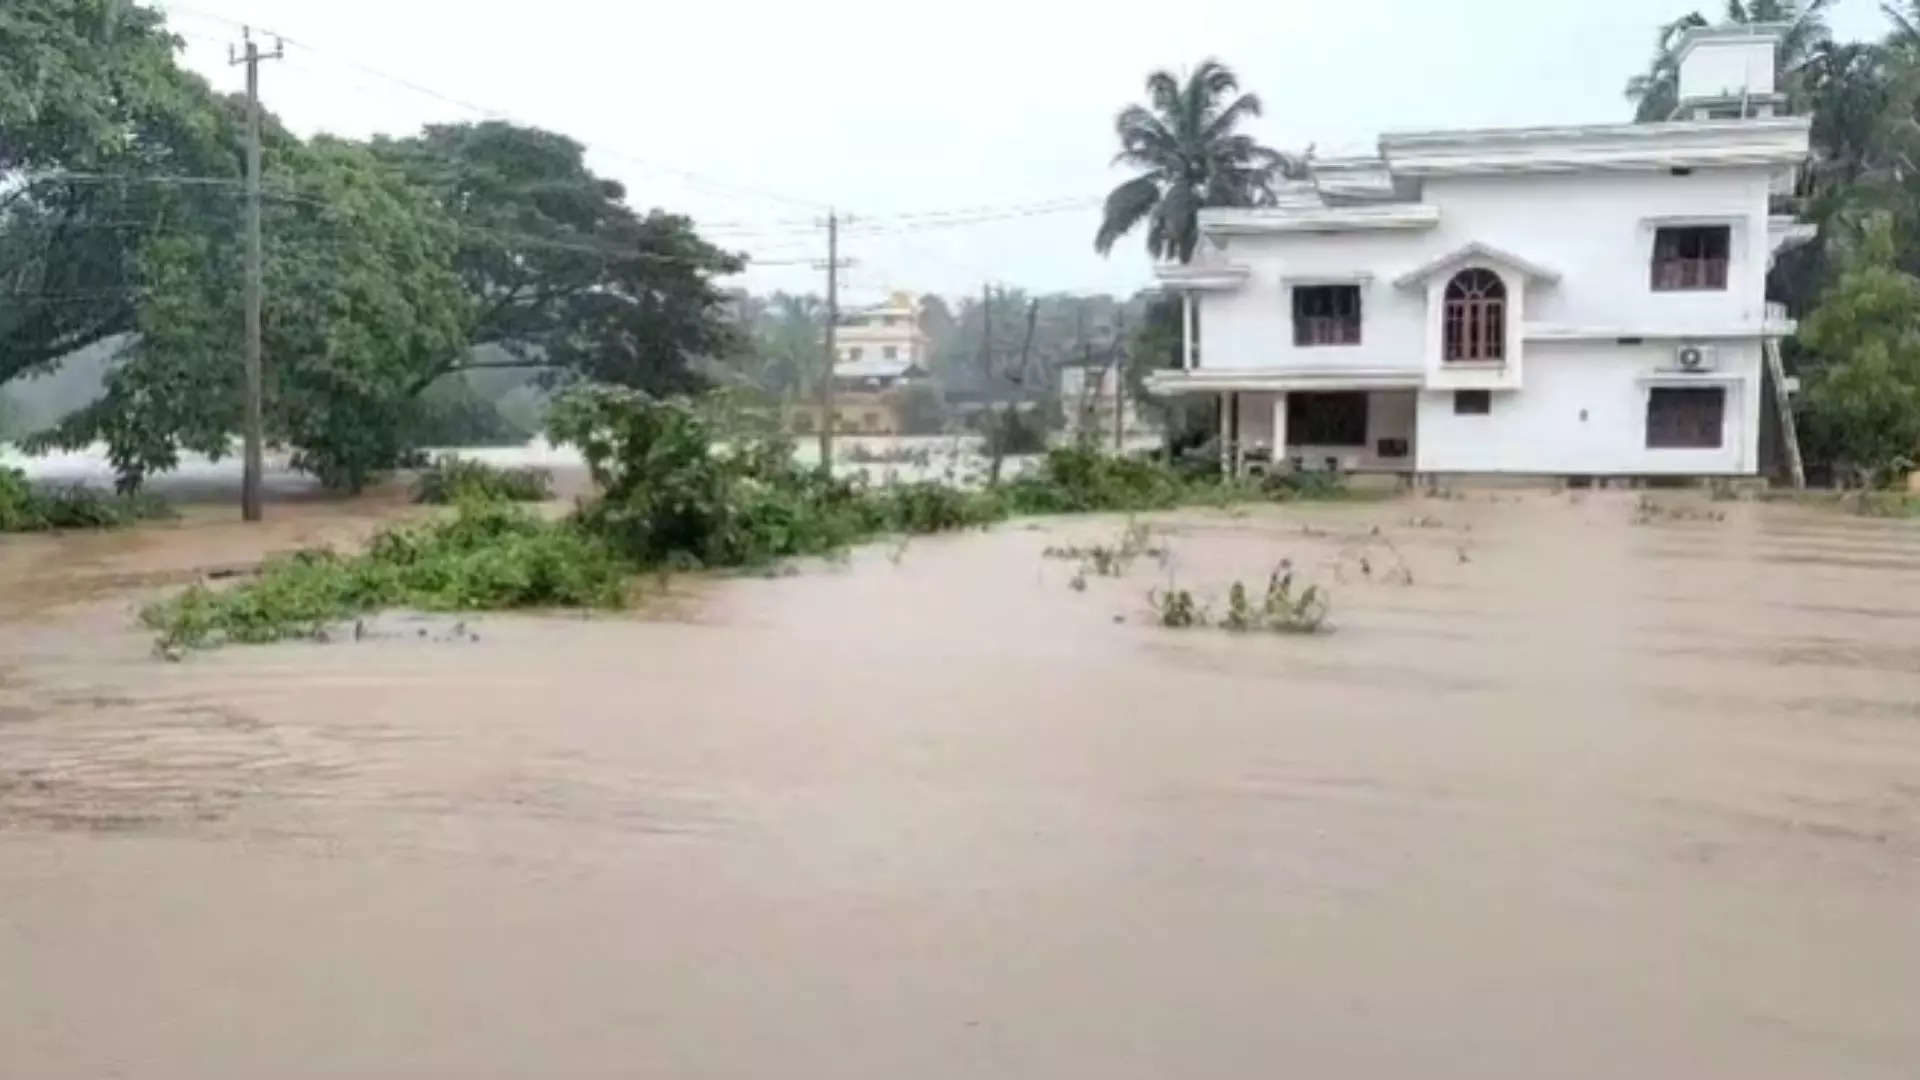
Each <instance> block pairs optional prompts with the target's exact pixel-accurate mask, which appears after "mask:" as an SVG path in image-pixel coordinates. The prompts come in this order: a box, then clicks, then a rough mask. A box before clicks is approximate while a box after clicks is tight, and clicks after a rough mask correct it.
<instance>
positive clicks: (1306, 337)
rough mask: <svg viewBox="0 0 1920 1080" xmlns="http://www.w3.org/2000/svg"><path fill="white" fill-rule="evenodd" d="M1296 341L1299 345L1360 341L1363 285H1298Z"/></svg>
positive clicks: (1294, 323)
mask: <svg viewBox="0 0 1920 1080" xmlns="http://www.w3.org/2000/svg"><path fill="white" fill-rule="evenodd" d="M1293 343H1294V344H1295V345H1297V346H1308V345H1358V344H1360V286H1358V285H1297V286H1295V287H1294V290H1293Z"/></svg>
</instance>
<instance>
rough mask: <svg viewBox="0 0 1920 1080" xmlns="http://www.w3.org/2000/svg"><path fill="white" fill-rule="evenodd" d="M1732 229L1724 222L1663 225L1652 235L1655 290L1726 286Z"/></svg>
mask: <svg viewBox="0 0 1920 1080" xmlns="http://www.w3.org/2000/svg"><path fill="white" fill-rule="evenodd" d="M1732 246H1733V229H1732V228H1731V227H1729V226H1726V225H1689V226H1685V227H1672V228H1664V229H1660V230H1658V231H1656V232H1655V233H1654V234H1653V288H1654V291H1655V292H1685V291H1690V290H1699V289H1725V288H1726V287H1727V258H1728V255H1729V252H1730V251H1731V250H1732Z"/></svg>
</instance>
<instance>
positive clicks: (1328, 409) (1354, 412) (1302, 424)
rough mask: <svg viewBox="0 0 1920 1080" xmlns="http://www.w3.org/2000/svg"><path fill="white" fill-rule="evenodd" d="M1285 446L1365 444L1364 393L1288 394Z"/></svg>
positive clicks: (1365, 413) (1365, 411)
mask: <svg viewBox="0 0 1920 1080" xmlns="http://www.w3.org/2000/svg"><path fill="white" fill-rule="evenodd" d="M1287 445H1289V446H1365V445H1367V395H1366V392H1365V391H1339V392H1332V393H1320V392H1295V393H1291V394H1288V395H1287Z"/></svg>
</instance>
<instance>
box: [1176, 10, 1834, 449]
mask: <svg viewBox="0 0 1920 1080" xmlns="http://www.w3.org/2000/svg"><path fill="white" fill-rule="evenodd" d="M1778 32H1779V28H1776V27H1764V26H1762V27H1755V26H1742V27H1723V28H1712V29H1702V30H1696V31H1693V32H1692V33H1690V34H1689V35H1688V36H1687V38H1686V39H1685V40H1684V41H1683V43H1682V44H1681V50H1682V51H1681V67H1680V93H1681V99H1682V102H1681V106H1680V109H1679V110H1678V111H1677V112H1676V117H1675V118H1674V119H1673V120H1670V121H1668V122H1664V123H1640V124H1603V125H1591V126H1579V127H1549V128H1514V129H1499V130H1478V131H1440V132H1420V133H1413V134H1396V135H1387V136H1384V137H1382V138H1381V139H1380V142H1379V153H1378V156H1367V157H1363V158H1343V159H1338V160H1320V161H1315V162H1313V163H1312V168H1311V178H1310V179H1309V180H1307V181H1304V182H1299V183H1293V184H1289V185H1287V186H1286V187H1285V188H1284V189H1283V190H1282V191H1281V192H1280V197H1279V199H1278V202H1277V204H1276V205H1273V206H1267V207H1261V208H1258V209H1215V210H1205V211H1202V212H1201V214H1200V227H1201V231H1202V237H1203V239H1202V243H1201V247H1200V250H1199V251H1198V252H1197V253H1196V255H1195V257H1194V259H1193V261H1192V262H1191V263H1189V264H1186V265H1172V264H1168V265H1163V266H1161V267H1160V268H1159V269H1158V270H1157V274H1158V276H1159V278H1160V280H1161V282H1162V284H1163V286H1164V287H1166V288H1169V289H1172V290H1175V291H1176V292H1177V293H1178V294H1179V295H1180V296H1181V297H1182V298H1183V301H1184V302H1183V317H1184V321H1185V327H1186V330H1185V337H1184V341H1183V352H1182V355H1181V357H1180V362H1181V363H1180V367H1178V368H1175V369H1169V370H1164V371H1161V372H1158V373H1156V374H1155V375H1154V376H1153V377H1152V378H1151V379H1150V380H1149V387H1150V389H1151V390H1152V391H1153V392H1155V393H1160V394H1204V395H1209V396H1210V397H1212V398H1213V400H1215V401H1217V402H1218V405H1219V417H1220V428H1221V436H1222V445H1223V446H1224V447H1225V448H1226V449H1225V451H1224V453H1225V454H1227V455H1229V456H1230V457H1231V459H1232V461H1233V462H1234V463H1235V464H1236V465H1237V464H1239V463H1242V462H1245V461H1257V460H1263V459H1265V460H1273V461H1277V462H1283V463H1284V462H1290V463H1291V464H1292V465H1293V466H1294V467H1296V468H1309V469H1317V468H1327V467H1334V468H1340V469H1349V470H1369V469H1372V470H1382V471H1394V472H1409V473H1414V472H1417V473H1429V474H1431V473H1530V474H1559V475H1587V476H1594V475H1660V474H1664V475H1676V474H1679V475H1715V474H1718V475H1740V474H1751V473H1754V472H1756V471H1758V469H1759V467H1760V462H1759V433H1760V417H1761V409H1762V405H1763V400H1762V398H1763V393H1762V386H1763V383H1762V370H1763V366H1764V365H1763V357H1764V356H1765V350H1766V349H1768V348H1770V347H1773V346H1774V345H1775V344H1777V341H1778V339H1779V338H1780V337H1781V336H1783V335H1786V334H1789V333H1791V332H1792V330H1793V325H1792V324H1791V323H1790V322H1789V321H1788V320H1787V318H1786V315H1785V312H1784V311H1782V310H1780V309H1778V308H1777V307H1771V306H1770V305H1769V304H1768V303H1767V301H1766V275H1767V270H1768V268H1769V266H1770V265H1771V264H1772V260H1773V258H1774V256H1775V254H1776V253H1777V252H1779V251H1780V250H1782V249H1783V248H1784V247H1785V246H1786V245H1788V244H1790V243H1794V242H1797V241H1799V240H1803V239H1805V238H1806V236H1808V235H1809V234H1810V230H1809V229H1808V228H1807V227H1805V226H1801V225H1796V224H1795V223H1794V222H1793V221H1792V220H1791V219H1790V218H1786V217H1780V216H1774V215H1771V214H1770V213H1769V206H1770V205H1771V204H1772V202H1773V200H1774V197H1775V196H1778V195H1782V194H1785V193H1788V192H1790V191H1791V186H1792V184H1793V182H1794V179H1795V177H1796V175H1797V172H1798V169H1799V167H1800V166H1801V165H1802V164H1803V163H1804V161H1805V159H1806V157H1807V153H1808V140H1807V131H1808V121H1807V120H1806V119H1805V118H1803V117H1789V116H1778V115H1775V113H1776V110H1777V108H1778V106H1779V104H1780V102H1781V100H1782V99H1781V97H1780V95H1778V94H1777V93H1776V90H1775V86H1774V52H1775V43H1776V41H1777V35H1778Z"/></svg>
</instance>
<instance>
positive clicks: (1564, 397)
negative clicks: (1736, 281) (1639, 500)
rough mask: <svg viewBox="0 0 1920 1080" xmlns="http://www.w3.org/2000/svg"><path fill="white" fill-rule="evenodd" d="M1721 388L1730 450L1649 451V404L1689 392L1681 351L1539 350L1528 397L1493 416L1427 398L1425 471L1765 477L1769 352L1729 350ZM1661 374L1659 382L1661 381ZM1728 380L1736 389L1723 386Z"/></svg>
mask: <svg viewBox="0 0 1920 1080" xmlns="http://www.w3.org/2000/svg"><path fill="white" fill-rule="evenodd" d="M1717 351H1718V358H1719V365H1720V366H1719V370H1718V371H1717V372H1716V373H1715V374H1714V377H1713V379H1714V381H1708V382H1701V383H1700V385H1721V386H1725V387H1726V389H1727V405H1726V414H1725V421H1724V427H1723V430H1722V433H1721V445H1720V447H1719V448H1718V449H1714V450H1668V449H1662V450H1650V449H1648V448H1647V439H1646V422H1647V395H1648V390H1649V387H1650V386H1652V385H1654V383H1652V382H1650V381H1648V379H1649V377H1653V378H1655V379H1658V380H1660V385H1676V384H1681V382H1682V380H1683V379H1684V378H1686V377H1683V376H1675V375H1673V374H1672V373H1671V372H1670V371H1668V372H1661V370H1660V369H1663V368H1665V369H1671V368H1672V366H1673V365H1672V357H1673V346H1672V344H1671V343H1659V342H1650V343H1648V344H1645V345H1618V344H1616V343H1614V342H1577V343H1576V342H1567V343H1536V344H1535V345H1534V347H1533V349H1532V351H1531V353H1530V355H1529V358H1528V360H1527V382H1526V386H1525V388H1524V389H1522V390H1518V391H1496V392H1495V393H1494V394H1493V411H1492V412H1491V413H1489V414H1487V415H1483V416H1456V415H1454V412H1453V394H1452V393H1451V392H1436V391H1425V392H1422V393H1421V394H1420V396H1419V397H1420V404H1419V420H1418V427H1419V440H1418V442H1417V443H1416V444H1415V448H1414V452H1415V457H1416V459H1417V461H1418V467H1419V470H1420V471H1421V472H1519V473H1570V474H1581V473H1587V474H1599V475H1636V474H1663V473H1666V474H1701V473H1728V474H1733V473H1738V474H1751V473H1754V472H1757V471H1758V448H1759V435H1760V359H1761V357H1760V346H1759V344H1758V342H1755V341H1747V342H1721V343H1718V345H1717ZM1656 373H1658V374H1656ZM1721 379H1728V380H1730V381H1724V382H1723V381H1717V380H1721Z"/></svg>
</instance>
